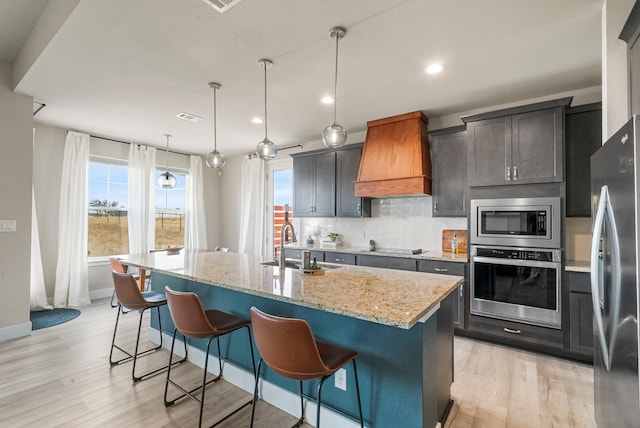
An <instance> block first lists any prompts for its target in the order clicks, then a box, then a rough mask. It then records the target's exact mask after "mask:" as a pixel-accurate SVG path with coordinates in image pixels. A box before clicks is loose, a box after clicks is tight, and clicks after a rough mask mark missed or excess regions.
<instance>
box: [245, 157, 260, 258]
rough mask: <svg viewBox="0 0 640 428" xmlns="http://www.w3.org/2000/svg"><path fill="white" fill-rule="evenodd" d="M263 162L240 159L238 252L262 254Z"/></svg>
mask: <svg viewBox="0 0 640 428" xmlns="http://www.w3.org/2000/svg"><path fill="white" fill-rule="evenodd" d="M264 164H265V162H264V161H263V160H262V159H259V158H254V159H248V158H245V159H244V160H243V161H242V186H241V188H240V195H241V198H242V200H241V204H240V245H239V252H241V253H248V254H256V255H259V256H261V255H263V252H264V251H263V248H264V245H263V242H264V222H265V215H266V212H265V178H264V174H265V172H264V171H265V167H264Z"/></svg>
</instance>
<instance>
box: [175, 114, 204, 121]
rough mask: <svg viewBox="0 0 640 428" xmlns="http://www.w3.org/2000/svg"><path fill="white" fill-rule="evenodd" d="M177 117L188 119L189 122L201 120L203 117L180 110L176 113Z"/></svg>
mask: <svg viewBox="0 0 640 428" xmlns="http://www.w3.org/2000/svg"><path fill="white" fill-rule="evenodd" d="M176 117H177V118H179V119H184V120H188V121H189V122H200V121H201V120H202V118H201V117H200V116H196V115H195V114H191V113H185V112H180V113H178V114H176Z"/></svg>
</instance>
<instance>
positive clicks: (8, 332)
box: [0, 321, 31, 342]
mask: <svg viewBox="0 0 640 428" xmlns="http://www.w3.org/2000/svg"><path fill="white" fill-rule="evenodd" d="M24 336H31V321H27V322H25V323H22V324H16V325H10V326H8V327H2V328H0V342H4V341H5V340H11V339H16V338H18V337H24Z"/></svg>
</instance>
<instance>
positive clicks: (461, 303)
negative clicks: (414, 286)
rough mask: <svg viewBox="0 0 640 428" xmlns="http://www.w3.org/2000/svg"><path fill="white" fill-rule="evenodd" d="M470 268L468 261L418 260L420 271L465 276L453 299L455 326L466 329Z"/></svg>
mask: <svg viewBox="0 0 640 428" xmlns="http://www.w3.org/2000/svg"><path fill="white" fill-rule="evenodd" d="M468 269H469V264H468V263H459V262H447V261H440V260H418V272H428V273H438V274H442V275H458V276H464V282H463V283H462V284H461V285H460V287H458V289H457V290H456V291H455V296H454V301H453V327H454V328H459V329H464V328H465V326H466V323H465V319H466V317H467V316H468V314H466V311H465V308H466V307H467V305H466V304H465V299H466V295H467V294H469V293H468V290H469V282H468V281H469V280H468V278H469V275H468V272H467V270H468Z"/></svg>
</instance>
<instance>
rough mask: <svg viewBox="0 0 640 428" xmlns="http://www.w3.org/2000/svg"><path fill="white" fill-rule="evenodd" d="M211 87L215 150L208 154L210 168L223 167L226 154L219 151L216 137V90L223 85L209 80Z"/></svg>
mask: <svg viewBox="0 0 640 428" xmlns="http://www.w3.org/2000/svg"><path fill="white" fill-rule="evenodd" d="M209 87H210V88H212V89H213V151H212V152H210V153H209V154H207V159H206V163H207V166H208V167H209V168H222V167H223V166H224V155H223V154H222V153H220V152H219V151H218V142H217V138H216V137H217V136H216V91H217V90H218V89H220V88H221V87H222V86H221V85H220V84H219V83H216V82H209Z"/></svg>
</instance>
